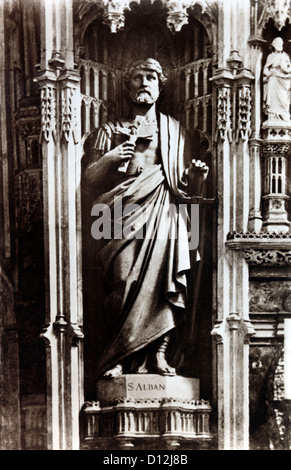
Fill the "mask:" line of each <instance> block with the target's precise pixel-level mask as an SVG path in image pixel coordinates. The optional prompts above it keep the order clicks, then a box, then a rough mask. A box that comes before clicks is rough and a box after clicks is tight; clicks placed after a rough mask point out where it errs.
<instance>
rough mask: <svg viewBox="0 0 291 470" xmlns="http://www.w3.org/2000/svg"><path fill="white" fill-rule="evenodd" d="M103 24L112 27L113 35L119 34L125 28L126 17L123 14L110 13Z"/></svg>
mask: <svg viewBox="0 0 291 470" xmlns="http://www.w3.org/2000/svg"><path fill="white" fill-rule="evenodd" d="M103 23H104V24H107V25H108V26H109V27H110V31H111V33H117V32H118V31H121V30H122V29H123V28H124V24H125V16H124V14H123V13H117V12H109V13H106V14H105V15H104V17H103Z"/></svg>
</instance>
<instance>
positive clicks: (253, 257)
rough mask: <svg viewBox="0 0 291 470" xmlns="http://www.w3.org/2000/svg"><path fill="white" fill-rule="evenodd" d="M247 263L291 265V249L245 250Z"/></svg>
mask: <svg viewBox="0 0 291 470" xmlns="http://www.w3.org/2000/svg"><path fill="white" fill-rule="evenodd" d="M244 258H245V260H246V261H247V263H249V264H252V265H260V266H291V251H290V250H256V249H252V248H250V249H247V250H245V251H244Z"/></svg>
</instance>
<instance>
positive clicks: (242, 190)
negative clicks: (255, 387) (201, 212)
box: [212, 0, 254, 450]
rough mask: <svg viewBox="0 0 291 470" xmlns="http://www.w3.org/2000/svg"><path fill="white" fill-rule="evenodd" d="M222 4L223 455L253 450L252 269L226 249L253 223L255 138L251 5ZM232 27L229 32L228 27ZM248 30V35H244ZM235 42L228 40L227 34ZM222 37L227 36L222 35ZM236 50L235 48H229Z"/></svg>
mask: <svg viewBox="0 0 291 470" xmlns="http://www.w3.org/2000/svg"><path fill="white" fill-rule="evenodd" d="M244 3H246V5H245V4H244V8H241V5H240V2H239V1H237V0H235V1H232V2H230V3H228V2H221V3H220V7H219V24H218V31H221V30H222V29H223V31H224V44H225V45H226V46H225V48H221V49H220V51H219V55H218V67H219V68H218V70H217V73H216V75H215V76H214V77H213V81H214V83H215V84H216V87H217V96H218V101H217V114H218V115H217V132H216V137H217V172H218V175H217V181H218V232H217V319H216V322H215V326H214V328H213V331H212V335H213V336H214V337H215V338H216V339H217V364H216V370H217V412H218V443H219V449H226V450H240V449H248V445H249V443H248V440H249V394H248V387H249V375H248V353H249V346H248V340H249V337H250V336H251V335H252V334H253V333H254V330H253V328H252V326H251V324H250V322H249V316H248V266H247V263H246V261H245V260H244V257H243V252H234V251H232V250H230V249H229V247H228V246H227V245H226V240H227V236H228V234H229V233H230V232H235V231H242V232H245V231H246V230H247V225H248V217H249V192H250V183H249V166H250V155H249V142H248V141H249V137H250V134H251V83H252V81H253V79H254V77H253V74H252V73H251V71H250V70H249V69H248V68H246V65H249V64H248V61H247V54H248V46H247V39H246V38H247V37H248V35H249V31H248V28H249V2H244ZM229 20H230V24H231V26H230V27H229V28H226V23H227V21H229ZM242 30H243V31H242ZM227 31H228V34H229V36H228V37H226V34H227ZM221 34H222V33H221ZM229 45H230V47H229Z"/></svg>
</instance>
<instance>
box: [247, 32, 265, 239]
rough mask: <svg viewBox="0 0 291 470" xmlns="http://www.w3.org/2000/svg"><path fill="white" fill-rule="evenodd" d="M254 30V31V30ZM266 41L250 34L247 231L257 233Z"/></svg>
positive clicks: (260, 214)
mask: <svg viewBox="0 0 291 470" xmlns="http://www.w3.org/2000/svg"><path fill="white" fill-rule="evenodd" d="M255 32H256V31H255ZM265 42H266V41H264V40H263V39H261V38H259V37H257V36H252V37H251V38H250V40H249V44H250V69H251V71H252V72H253V74H254V77H255V79H254V82H253V93H252V136H251V139H250V213H249V226H248V228H249V231H251V232H256V233H259V232H260V231H261V228H262V209H261V197H262V181H261V179H262V177H261V145H262V139H261V113H262V100H261V72H262V57H263V52H262V46H263V44H264V43H265Z"/></svg>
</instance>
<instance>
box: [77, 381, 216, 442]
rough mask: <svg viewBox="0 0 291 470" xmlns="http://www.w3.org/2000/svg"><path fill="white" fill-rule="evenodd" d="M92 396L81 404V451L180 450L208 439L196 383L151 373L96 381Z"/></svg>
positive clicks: (205, 408)
mask: <svg viewBox="0 0 291 470" xmlns="http://www.w3.org/2000/svg"><path fill="white" fill-rule="evenodd" d="M118 395H119V397H118ZM97 398H98V399H100V401H98V402H91V403H88V402H87V403H85V405H84V409H83V418H84V420H83V422H84V428H83V439H82V447H83V448H84V449H85V448H89V449H98V448H105V449H110V448H112V445H113V446H114V447H115V448H130V447H134V448H136V449H138V448H149V449H164V448H175V447H178V448H181V447H182V448H185V446H186V447H187V446H191V442H192V443H193V442H197V441H199V442H200V441H202V442H204V441H206V442H207V441H210V439H211V436H210V432H209V415H210V411H211V407H210V405H209V403H208V402H207V401H205V400H200V399H199V380H198V379H191V378H185V377H181V376H173V377H170V376H168V377H167V376H165V377H164V376H160V375H155V374H145V375H142V374H138V375H137V374H132V375H131V374H130V375H123V376H121V377H116V378H110V379H101V380H100V381H99V382H98V384H97ZM143 446H147V447H143Z"/></svg>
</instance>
